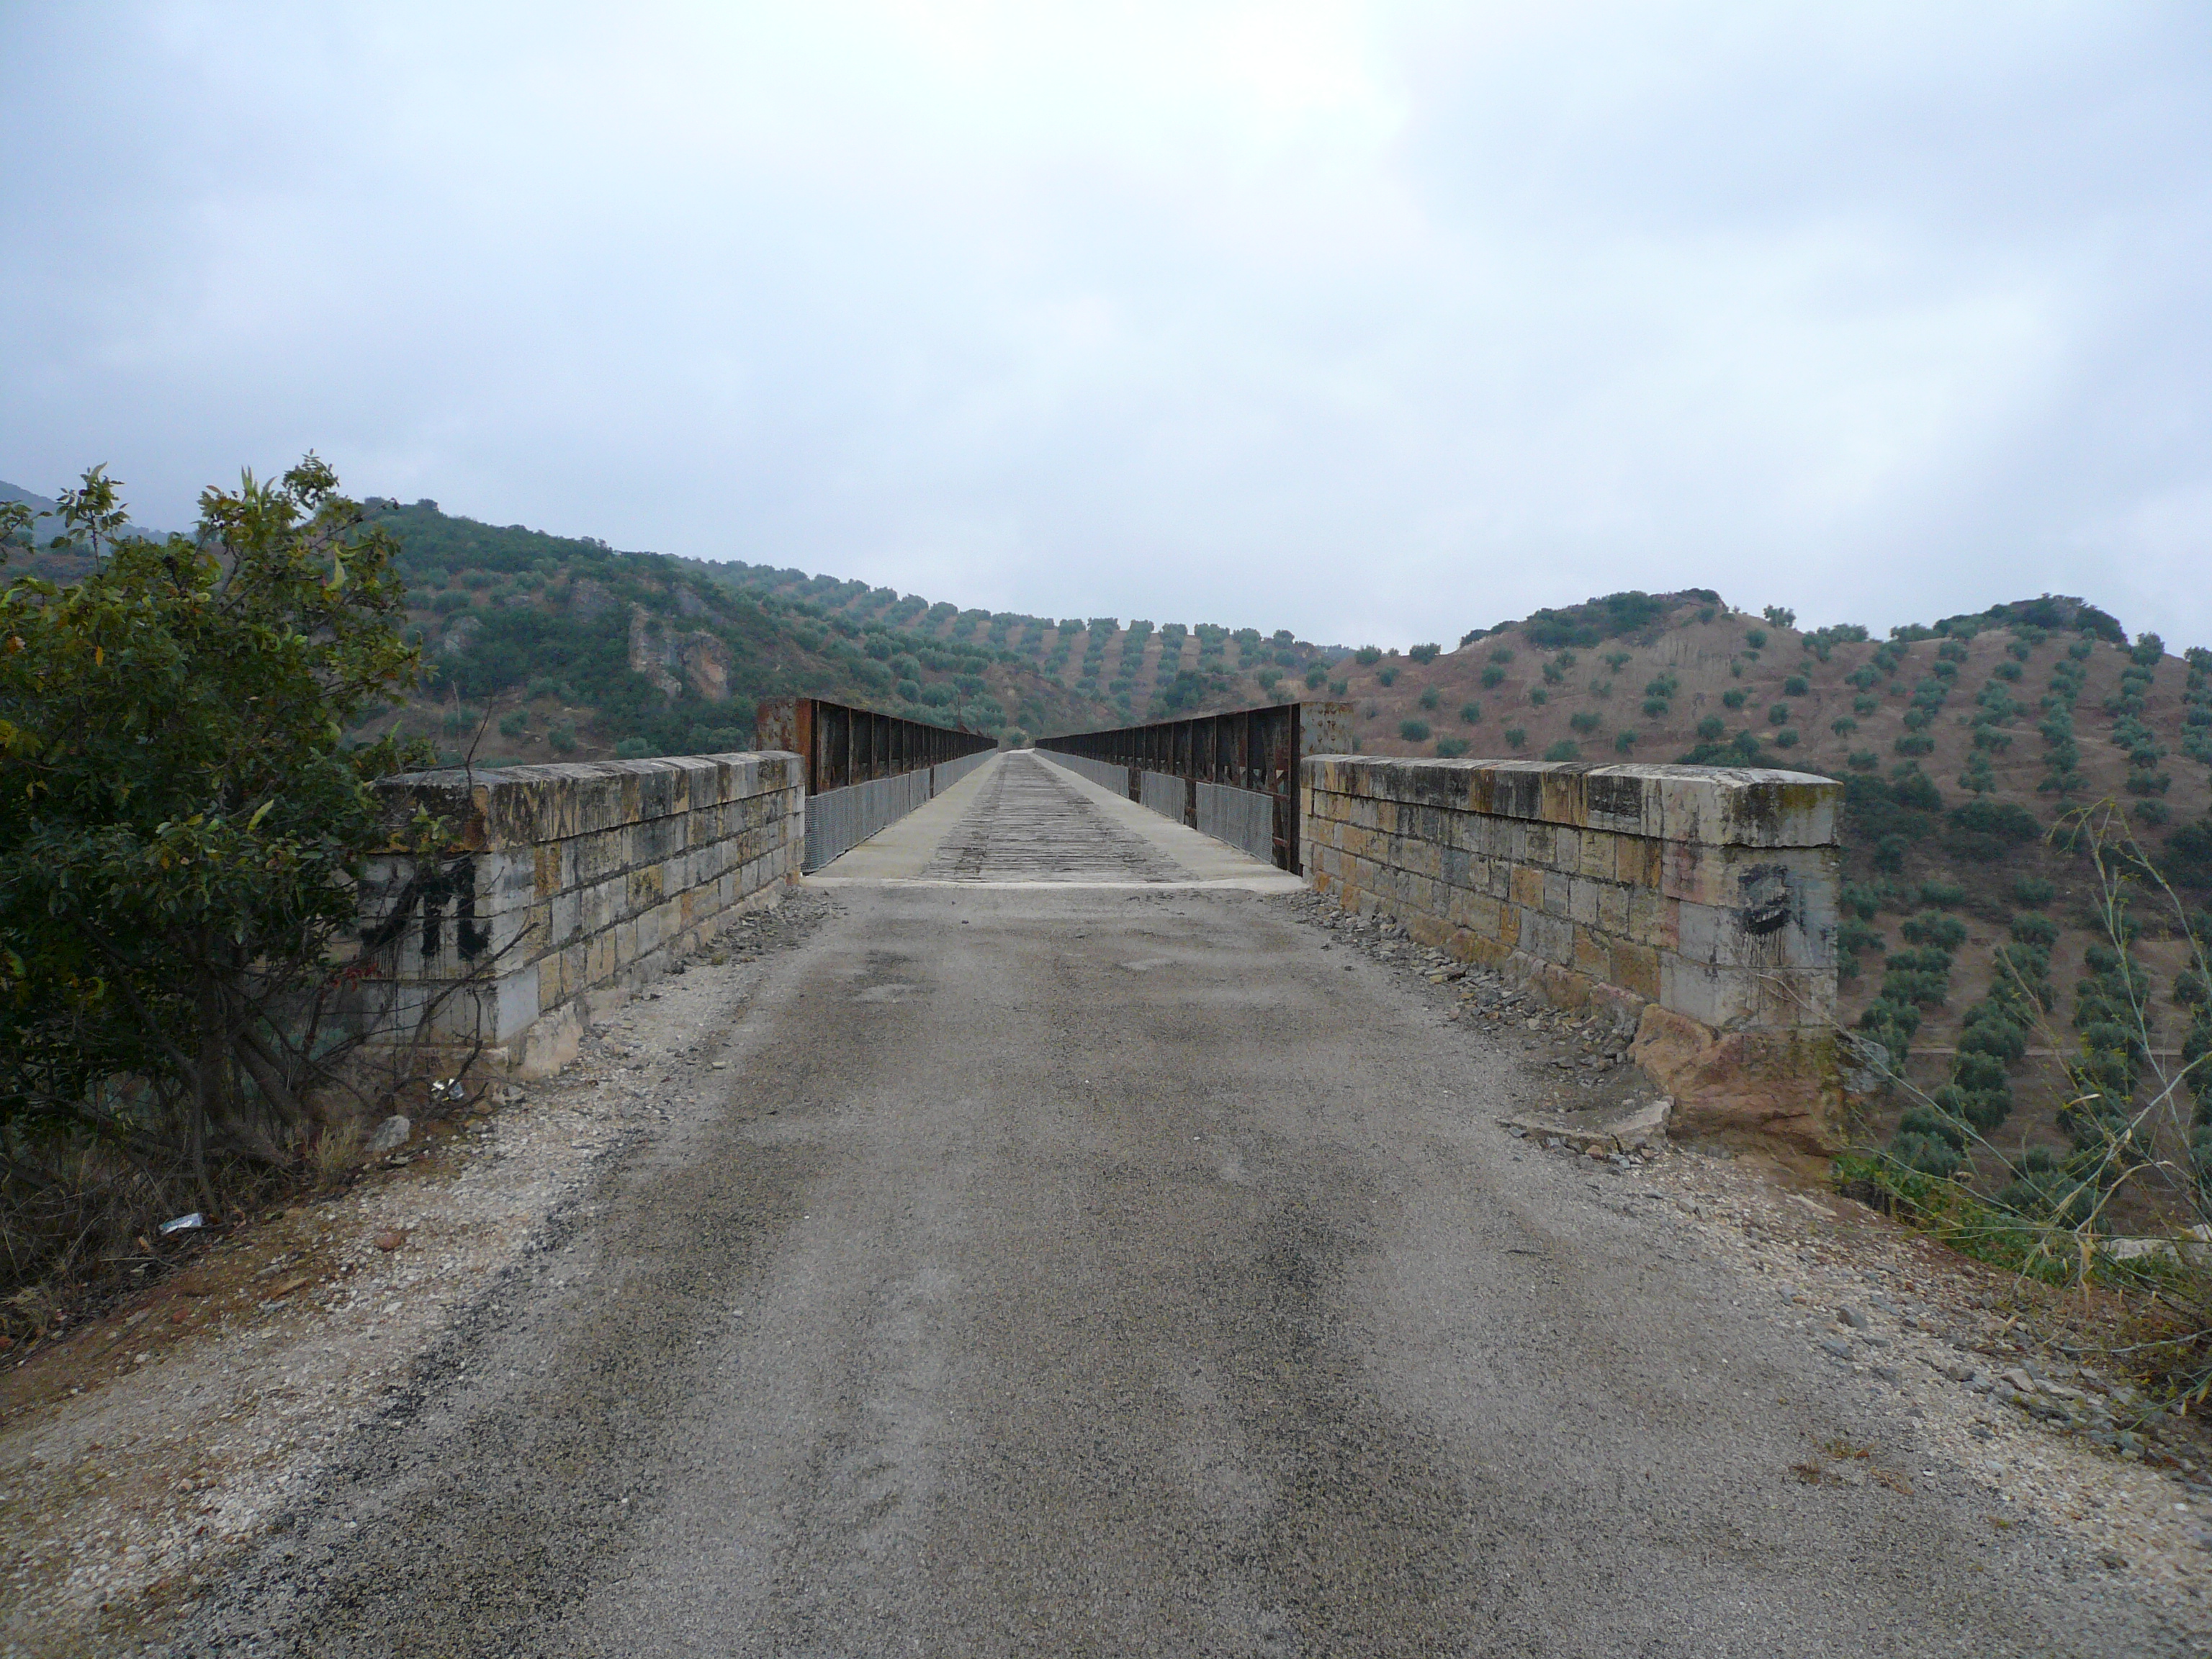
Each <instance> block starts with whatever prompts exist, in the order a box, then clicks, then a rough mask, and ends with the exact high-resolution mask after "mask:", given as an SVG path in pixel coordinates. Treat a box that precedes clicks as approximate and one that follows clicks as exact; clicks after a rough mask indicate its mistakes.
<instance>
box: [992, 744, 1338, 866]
mask: <svg viewBox="0 0 2212 1659" xmlns="http://www.w3.org/2000/svg"><path fill="white" fill-rule="evenodd" d="M1036 746H1037V747H1038V748H1039V749H1041V750H1046V751H1047V752H1048V753H1050V754H1052V755H1054V756H1060V757H1066V758H1067V759H1069V760H1072V761H1075V762H1079V763H1081V764H1079V765H1078V766H1076V767H1075V769H1076V770H1078V771H1079V772H1081V773H1083V774H1084V775H1085V776H1087V777H1090V778H1091V779H1092V780H1093V781H1096V782H1098V783H1101V784H1103V785H1104V786H1105V787H1108V788H1109V789H1121V790H1124V791H1126V792H1127V794H1128V797H1129V799H1131V800H1133V801H1137V802H1139V803H1141V804H1142V805H1146V806H1149V807H1151V808H1152V810H1153V811H1156V812H1159V813H1161V814H1163V815H1164V816H1165V817H1171V818H1175V819H1176V820H1177V821H1178V822H1181V823H1186V824H1188V825H1189V826H1190V827H1191V828H1192V829H1200V830H1203V831H1205V832H1206V834H1207V835H1210V836H1217V837H1218V838H1219V839H1220V840H1223V841H1225V842H1230V843H1231V845H1234V846H1237V847H1241V848H1243V849H1244V850H1245V851H1246V852H1248V853H1250V854H1252V855H1253V856H1254V857H1255V858H1261V859H1266V860H1268V861H1269V862H1270V863H1272V864H1273V865H1274V866H1276V867H1277V868H1279V869H1283V870H1289V871H1291V872H1299V871H1300V869H1301V866H1300V860H1299V852H1298V763H1299V762H1300V761H1302V760H1304V759H1305V758H1306V757H1307V756H1309V755H1334V754H1344V753H1347V752H1349V750H1351V748H1352V705H1351V704H1350V703H1348V702H1282V703H1274V704H1272V705H1270V706H1269V707H1267V708H1238V709H1234V710H1231V712H1229V713H1227V714H1196V715H1192V716H1190V717H1188V718H1187V719H1184V720H1154V721H1152V722H1151V723H1150V724H1148V725H1145V726H1115V727H1114V728H1113V729H1112V730H1110V731H1104V732H1066V733H1064V734H1062V735H1060V736H1059V737H1052V738H1038V739H1037V744H1036Z"/></svg>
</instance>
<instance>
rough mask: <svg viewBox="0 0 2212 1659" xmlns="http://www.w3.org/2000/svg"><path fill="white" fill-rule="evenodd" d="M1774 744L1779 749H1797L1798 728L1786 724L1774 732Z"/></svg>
mask: <svg viewBox="0 0 2212 1659" xmlns="http://www.w3.org/2000/svg"><path fill="white" fill-rule="evenodd" d="M1774 746H1775V747H1776V748H1777V749H1795V748H1796V746H1797V728H1796V726H1784V727H1783V728H1782V729H1781V730H1780V731H1779V732H1776V733H1775V734H1774Z"/></svg>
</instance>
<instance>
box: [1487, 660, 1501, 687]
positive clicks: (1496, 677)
mask: <svg viewBox="0 0 2212 1659" xmlns="http://www.w3.org/2000/svg"><path fill="white" fill-rule="evenodd" d="M1504 678H1505V671H1504V669H1502V668H1500V667H1498V665H1496V664H1495V663H1492V665H1490V666H1489V667H1487V668H1486V669H1484V670H1483V671H1482V686H1483V690H1489V689H1490V688H1491V687H1492V686H1494V685H1497V684H1499V683H1500V682H1501V681H1503V680H1504Z"/></svg>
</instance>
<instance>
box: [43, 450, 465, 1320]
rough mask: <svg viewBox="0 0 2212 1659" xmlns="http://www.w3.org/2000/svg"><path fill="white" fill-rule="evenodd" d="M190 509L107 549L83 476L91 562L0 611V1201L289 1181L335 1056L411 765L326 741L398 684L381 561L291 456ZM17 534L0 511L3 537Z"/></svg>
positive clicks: (204, 1190)
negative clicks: (86, 1189) (75, 1164)
mask: <svg viewBox="0 0 2212 1659" xmlns="http://www.w3.org/2000/svg"><path fill="white" fill-rule="evenodd" d="M200 512H201V518H200V526H199V532H198V533H197V535H196V536H194V537H190V538H188V537H183V536H177V537H173V538H169V539H168V540H167V542H163V543H156V542H152V541H146V540H137V539H133V540H127V541H121V542H118V541H116V540H115V539H114V538H115V537H116V536H117V535H118V532H120V531H121V529H122V526H124V524H125V509H124V507H123V505H122V503H121V502H120V501H118V499H117V497H116V494H115V488H114V486H113V484H112V483H110V482H109V481H108V480H107V479H106V478H105V477H102V476H101V475H100V472H99V471H98V470H97V469H95V470H94V471H92V472H89V473H87V474H86V475H85V478H84V483H83V487H82V489H77V490H73V491H69V492H65V493H64V495H63V497H62V501H61V516H62V518H63V520H64V523H65V524H66V525H68V526H70V530H71V531H72V532H73V534H74V536H75V538H76V539H78V540H79V541H81V542H88V543H89V544H91V545H93V546H94V548H96V549H98V550H100V557H99V558H98V559H97V562H95V564H94V568H93V569H92V571H91V572H90V573H89V574H87V575H86V576H85V577H83V578H82V580H79V581H77V582H76V583H74V584H71V585H70V586H58V585H56V584H54V583H52V582H48V581H43V580H34V579H32V578H28V577H25V578H19V579H17V580H15V581H13V582H11V583H10V584H9V586H8V587H7V588H6V590H5V591H4V592H0V607H4V609H5V611H6V613H7V614H6V617H5V619H4V623H0V637H4V638H5V639H6V641H7V643H8V649H7V650H6V651H5V652H0V1137H4V1141H0V1144H4V1146H5V1154H4V1158H0V1164H4V1166H5V1168H6V1169H7V1170H8V1172H9V1182H10V1184H11V1185H12V1183H13V1182H14V1181H15V1179H16V1178H17V1174H16V1172H18V1171H23V1170H28V1169H30V1168H32V1167H33V1164H35V1163H36V1161H37V1160H39V1159H40V1158H43V1157H44V1156H46V1155H47V1154H48V1153H57V1154H58V1155H59V1156H62V1157H64V1158H70V1159H74V1158H88V1157H90V1156H91V1155H92V1153H93V1152H94V1149H95V1148H97V1149H100V1150H101V1151H102V1152H106V1153H112V1154H114V1155H115V1156H118V1157H121V1158H125V1159H126V1160H127V1161H128V1162H129V1163H130V1164H132V1165H133V1167H135V1168H136V1169H137V1170H138V1172H139V1177H138V1178H139V1181H140V1183H141V1186H142V1187H143V1192H144V1197H143V1199H142V1200H134V1202H143V1203H147V1204H154V1203H159V1202H167V1201H169V1200H171V1199H173V1198H175V1197H177V1196H179V1195H180V1193H188V1194H195V1195H196V1196H197V1197H199V1198H202V1199H204V1200H206V1201H207V1202H208V1203H210V1205H211V1204H212V1201H213V1200H214V1198H215V1196H216V1194H215V1190H214V1188H212V1187H211V1186H210V1181H211V1179H212V1178H213V1177H212V1176H211V1175H210V1171H211V1170H219V1169H220V1167H221V1166H222V1165H223V1164H229V1163H234V1162H242V1163H243V1164H246V1165H248V1166H251V1167H254V1168H258V1169H263V1170H275V1169H278V1168H282V1167H283V1166H286V1165H288V1164H290V1163H291V1162H292V1161H293V1159H294V1158H295V1156H296V1154H297V1152H298V1150H299V1148H300V1146H301V1141H302V1139H304V1137H305V1136H306V1135H307V1133H310V1132H312V1130H313V1128H314V1127H316V1126H317V1125H318V1124H319V1123H320V1122H322V1121H325V1115H326V1114H327V1113H328V1112H329V1111H330V1110H331V1105H330V1103H328V1102H326V1101H325V1100H324V1099H323V1098H322V1097H321V1092H320V1091H321V1089H322V1087H323V1085H325V1084H326V1083H327V1082H328V1080H329V1079H330V1077H331V1064H332V1062H333V1061H334V1060H337V1059H339V1058H342V1056H343V1050H344V1048H347V1047H349V1046H350V1042H345V1043H337V1044H336V1045H335V1046H334V1041H333V1038H334V1034H333V1032H332V1030H331V1023H330V1015H331V1009H330V1008H329V1006H328V1000H329V999H330V997H331V993H332V988H333V987H332V981H331V952H332V951H334V950H335V948H336V946H337V942H338V940H339V939H340V937H341V936H342V935H343V933H345V932H346V931H347V930H349V929H350V928H351V927H352V926H353V924H354V921H355V919H356V905H357V894H356V886H355V884H356V879H357V878H358V877H359V876H360V874H361V871H362V863H363V861H364V860H365V859H366V858H367V857H368V855H369V854H370V853H371V852H372V851H373V850H374V849H377V848H383V847H385V846H387V845H388V844H389V842H390V836H391V834H392V830H391V827H390V826H389V825H388V824H387V823H386V822H385V818H384V808H383V805H382V803H381V801H380V799H379V796H378V794H377V792H376V791H375V790H374V787H372V783H373V781H374V779H375V778H377V777H378V776H380V775H385V774H388V773H391V772H395V771H398V770H400V769H403V768H404V766H406V765H408V764H410V763H426V762H427V761H428V759H429V757H428V753H427V751H426V750H422V749H420V748H416V749H411V750H403V749H402V748H401V747H400V746H399V745H398V744H396V743H395V742H393V741H392V740H391V739H389V738H387V739H385V740H383V741H380V742H378V743H375V744H367V745H363V746H361V747H351V746H349V744H347V743H346V741H345V740H344V739H343V737H342V736H341V733H343V732H345V731H347V730H349V729H351V728H353V727H355V726H357V725H358V723H359V719H360V716H361V714H362V711H363V710H364V709H367V708H371V707H374V706H378V705H382V704H386V703H390V702H397V701H398V700H399V699H400V697H401V696H403V695H404V691H405V690H407V689H408V688H410V687H411V686H412V685H414V684H416V677H417V669H418V662H419V659H418V658H417V656H416V653H415V652H414V651H412V650H410V648H409V647H407V646H406V645H405V644H404V642H403V641H402V638H401V635H400V632H399V629H400V627H401V626H402V624H403V623H404V620H405V609H404V600H403V598H402V595H401V592H400V588H399V585H398V580H397V578H396V577H395V575H394V574H393V571H392V560H393V556H394V554H395V552H396V549H395V548H394V546H393V544H392V542H391V541H390V540H389V539H388V538H386V537H385V536H384V535H383V534H382V533H380V532H375V531H370V532H366V533H364V532H360V531H359V530H357V529H356V523H357V515H356V508H355V507H354V506H353V504H352V503H351V502H349V501H346V500H345V499H344V498H343V497H342V496H341V495H339V494H338V489H337V477H336V476H335V475H334V474H333V473H332V472H331V470H330V468H329V467H328V466H326V465H325V464H324V463H323V462H321V461H319V460H318V459H315V458H314V457H313V456H312V455H311V456H309V457H307V459H305V460H303V461H302V462H301V464H300V465H298V466H296V467H294V468H293V469H292V470H291V471H289V472H287V473H285V474H284V475H283V478H282V479H281V480H279V481H278V482H276V483H257V482H255V481H254V480H252V478H250V477H249V478H248V479H247V480H246V482H245V483H243V484H242V485H241V486H240V489H238V491H237V492H236V493H235V494H230V493H226V492H223V491H220V490H216V489H210V490H208V491H207V492H206V493H205V494H204V495H202V496H201V498H200ZM19 527H27V517H26V516H24V515H22V514H21V513H14V512H10V511H9V510H8V509H6V508H4V507H0V540H4V539H5V538H7V537H8V536H9V535H11V534H13V533H15V532H16V530H17V529H18V528H19ZM125 783H127V784H128V786H129V787H127V788H125V787H118V785H119V784H125ZM431 833H432V830H431V829H429V828H428V827H424V826H417V827H416V829H414V830H413V831H410V836H411V837H412V838H413V840H414V841H415V842H417V843H419V842H421V841H422V840H426V839H428V836H430V835H431ZM27 1160H28V1161H29V1162H27ZM69 1179H72V1180H73V1179H75V1177H74V1176H71V1177H69ZM179 1180H181V1182H183V1186H182V1188H181V1189H180V1188H177V1187H173V1186H171V1185H170V1184H168V1183H170V1182H174V1181H179ZM127 1237H128V1236H127V1234H126V1239H127ZM19 1243H20V1241H18V1240H16V1239H15V1238H12V1237H11V1240H10V1251H9V1254H10V1258H11V1259H10V1261H9V1264H8V1267H7V1269H6V1272H7V1273H8V1275H9V1277H10V1278H15V1277H18V1276H20V1275H21V1274H23V1273H26V1272H28V1271H40V1272H43V1271H46V1268H45V1267H40V1265H39V1263H38V1260H37V1257H38V1252H39V1250H40V1249H43V1248H44V1246H43V1244H42V1243H39V1242H37V1241H33V1243H32V1244H31V1245H30V1246H29V1247H28V1248H27V1252H26V1251H24V1250H20V1249H18V1244H19ZM69 1248H70V1249H76V1248H77V1245H76V1244H75V1243H71V1244H70V1247H69Z"/></svg>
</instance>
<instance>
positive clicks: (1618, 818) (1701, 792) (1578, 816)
mask: <svg viewBox="0 0 2212 1659" xmlns="http://www.w3.org/2000/svg"><path fill="white" fill-rule="evenodd" d="M1304 781H1305V783H1306V784H1307V785H1308V787H1311V788H1313V789H1315V790H1317V791H1320V792H1322V793H1333V794H1341V795H1357V796H1365V797H1369V798H1371V799H1382V800H1392V801H1401V802H1405V803H1407V804H1409V805H1418V806H1434V807H1441V808H1443V809H1445V810H1447V811H1458V812H1476V813H1481V814H1484V815H1486V816H1489V817H1506V818H1522V819H1528V820H1530V821H1534V822H1537V823H1557V824H1565V825H1568V826H1571V827H1572V828H1575V829H1601V830H1610V831H1613V832H1614V833H1616V834H1620V835H1628V836H1648V837H1650V838H1652V839H1654V840H1658V841H1671V842H1695V843H1699V844H1703V845H1706V846H1733V847H1828V846H1832V845H1834V844H1835V842H1836V817H1837V812H1838V808H1839V807H1840V806H1841V805H1842V803H1843V797H1844V787H1843V785H1841V784H1840V783H1838V782H1837V781H1835V780H1834V779H1832V778H1826V777H1821V776H1820V775H1817V774H1814V773H1811V772H1784V771H1777V770H1774V769H1770V768H1766V767H1753V766H1674V765H1663V764H1649V763H1633V762H1625V763H1620V764H1618V765H1602V764H1597V763H1589V762H1580V761H1516V760H1401V759H1394V758H1391V757H1384V756H1369V755H1316V756H1313V757H1309V758H1308V759H1307V760H1306V761H1305V763H1304Z"/></svg>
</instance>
